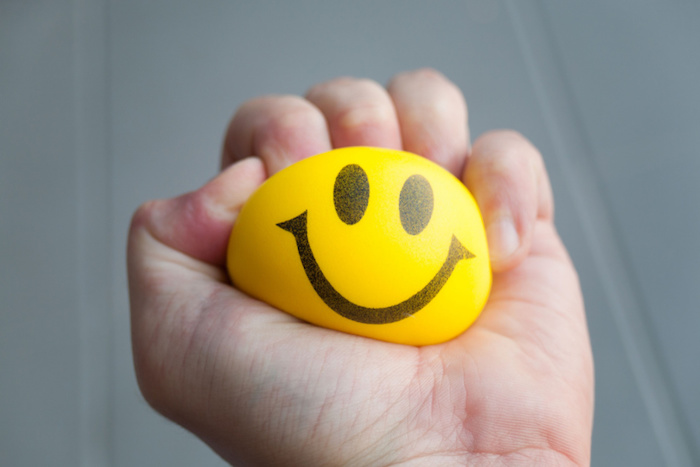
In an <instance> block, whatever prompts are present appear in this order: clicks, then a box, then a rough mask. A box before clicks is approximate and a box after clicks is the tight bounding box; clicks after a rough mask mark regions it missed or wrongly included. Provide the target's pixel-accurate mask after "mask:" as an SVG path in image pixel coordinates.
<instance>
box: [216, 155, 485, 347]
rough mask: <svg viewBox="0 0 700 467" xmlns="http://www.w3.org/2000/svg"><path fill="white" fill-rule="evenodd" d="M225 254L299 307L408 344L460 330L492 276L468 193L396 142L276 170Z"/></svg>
mask: <svg viewBox="0 0 700 467" xmlns="http://www.w3.org/2000/svg"><path fill="white" fill-rule="evenodd" d="M227 261H228V268H229V272H230V275H231V279H232V281H233V284H234V285H235V286H236V287H237V288H238V289H240V290H242V291H243V292H246V293H247V294H249V295H251V296H253V297H255V298H258V299H260V300H262V301H265V302H267V303H269V304H270V305H273V306H275V307H277V308H279V309H280V310H284V311H286V312H287V313H289V314H291V315H294V316H296V317H297V318H300V319H302V320H305V321H308V322H310V323H314V324H317V325H319V326H324V327H326V328H330V329H336V330H339V331H344V332H348V333H351V334H357V335H360V336H366V337H371V338H375V339H379V340H383V341H388V342H396V343H402V344H410V345H428V344H436V343H440V342H444V341H447V340H449V339H451V338H453V337H455V336H457V335H458V334H461V333H462V332H463V331H464V330H465V329H467V328H468V327H469V326H470V325H471V324H472V323H473V322H474V320H475V319H476V318H477V316H478V315H479V313H480V312H481V309H482V308H483V306H484V304H485V303H486V300H487V298H488V294H489V290H490V288H491V268H490V264H489V256H488V247H487V245H486V234H485V232H484V226H483V221H482V219H481V214H480V213H479V208H478V207H477V205H476V202H475V201H474V198H473V197H472V195H471V194H470V193H469V191H468V190H467V189H466V188H465V187H464V185H463V184H462V183H461V182H460V181H459V180H457V179H456V178H455V177H453V176H452V175H451V174H450V173H449V172H447V171H446V170H444V169H443V168H441V167H440V166H438V165H436V164H434V163H433V162H430V161H428V160H427V159H425V158H422V157H419V156H417V155H414V154H410V153H407V152H403V151H395V150H389V149H378V148H369V147H353V148H343V149H336V150H333V151H330V152H327V153H323V154H319V155H317V156H313V157H310V158H308V159H304V160H302V161H301V162H297V163H296V164H294V165H292V166H290V167H288V168H286V169H284V170H282V171H281V172H279V173H277V174H275V175H273V176H272V177H270V178H269V179H268V180H267V181H266V182H265V183H263V185H262V186H260V188H259V189H258V190H257V191H256V192H255V193H254V194H253V195H252V196H251V197H250V199H249V200H248V202H247V203H246V204H245V206H244V207H243V209H242V210H241V212H240V214H239V216H238V218H237V219H236V223H235V225H234V227H233V231H232V232H231V239H230V241H229V248H228V260H227Z"/></svg>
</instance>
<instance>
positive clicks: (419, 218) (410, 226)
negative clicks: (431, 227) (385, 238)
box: [399, 174, 433, 235]
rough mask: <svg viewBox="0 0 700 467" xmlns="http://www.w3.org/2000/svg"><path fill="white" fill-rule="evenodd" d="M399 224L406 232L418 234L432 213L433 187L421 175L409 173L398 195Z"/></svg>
mask: <svg viewBox="0 0 700 467" xmlns="http://www.w3.org/2000/svg"><path fill="white" fill-rule="evenodd" d="M399 214H400V215H401V225H402V226H403V229H404V230H405V231H406V233H408V234H410V235H418V234H419V233H421V232H422V231H423V229H424V228H425V226H427V225H428V222H430V217H431V216H432V215H433V189H432V187H431V186H430V182H428V180H426V179H425V177H423V176H422V175H417V174H416V175H411V176H410V177H408V179H407V180H406V181H405V182H404V184H403V187H402V188H401V194H400V195H399Z"/></svg>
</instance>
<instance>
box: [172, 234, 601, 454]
mask: <svg viewBox="0 0 700 467" xmlns="http://www.w3.org/2000/svg"><path fill="white" fill-rule="evenodd" d="M174 254H176V253H174ZM176 259H177V261H173V262H172V263H170V264H164V265H163V269H164V270H168V271H170V272H171V274H172V275H173V280H174V281H179V282H181V283H182V284H183V285H184V284H190V286H191V284H199V285H198V287H200V288H201V289H202V290H201V293H200V294H196V295H197V296H209V297H211V298H210V299H209V300H208V301H205V302H203V303H202V302H201V301H200V302H199V304H198V305H197V306H196V308H197V309H198V312H197V314H196V315H193V318H192V319H193V320H194V323H193V325H192V326H189V329H191V330H192V333H191V334H190V335H188V336H181V335H180V336H178V338H179V339H183V337H184V339H185V342H188V343H189V344H188V345H187V346H186V349H187V353H186V354H183V355H182V357H183V358H182V359H179V358H174V359H171V360H173V361H176V362H179V364H181V365H182V366H181V367H179V368H173V369H170V371H171V372H173V373H174V374H179V373H182V372H185V371H187V367H188V366H190V365H191V366H199V365H198V363H197V361H198V360H200V359H201V358H202V355H206V356H207V357H208V358H212V363H211V364H210V365H208V367H207V368H206V369H202V370H200V371H201V372H200V374H199V375H198V376H199V377H198V378H195V379H194V380H193V379H191V378H190V380H189V381H190V384H192V385H193V387H192V388H188V387H186V386H181V387H180V388H179V389H180V396H179V397H187V394H189V393H196V392H199V391H200V390H201V389H202V386H204V387H212V386H213V385H214V384H216V385H217V390H216V391H215V392H211V391H210V394H213V395H214V397H212V398H211V399H209V400H208V401H207V410H211V411H212V412H215V410H216V409H215V408H216V407H226V413H218V414H216V419H218V420H219V422H218V423H223V424H225V425H227V432H228V433H230V435H231V438H230V439H228V440H225V443H224V444H221V441H219V442H214V443H212V445H213V447H214V448H215V449H217V450H219V451H220V452H221V453H222V454H223V455H226V453H227V451H228V450H229V449H231V448H232V447H233V446H236V451H237V452H239V453H240V452H241V450H243V451H244V452H246V451H247V454H248V455H249V456H250V458H251V459H266V460H267V462H269V463H273V462H276V463H279V464H289V463H290V459H295V460H297V461H298V463H299V464H300V465H303V464H306V465H316V464H321V463H323V459H324V456H327V457H326V459H325V461H327V462H328V461H330V459H336V460H337V459H338V458H339V457H338V456H341V457H340V458H341V459H344V462H347V463H352V462H353V461H355V462H357V463H359V464H363V463H365V462H363V461H367V459H362V458H361V456H362V453H371V456H373V457H372V459H374V460H376V459H380V460H386V461H393V460H395V459H394V458H393V456H396V457H397V458H399V459H401V458H404V459H405V458H411V457H412V456H415V455H417V453H419V452H430V453H432V454H433V455H435V454H439V455H442V456H446V457H447V458H450V457H452V456H456V457H455V458H454V459H455V460H456V461H458V460H459V459H466V458H470V456H471V457H474V456H477V455H478V456H481V457H484V458H485V460H486V458H487V457H488V456H502V455H509V456H513V457H515V458H517V457H518V456H532V455H533V452H534V454H538V453H545V454H546V455H551V454H552V453H554V452H556V451H559V452H566V450H567V449H568V448H570V446H568V445H567V442H568V440H569V439H576V437H577V436H576V435H577V431H578V430H582V429H583V430H585V429H586V427H587V426H588V425H589V423H590V420H587V419H586V417H589V415H587V413H588V411H587V409H588V407H589V405H590V400H587V399H588V398H590V395H589V391H588V390H587V389H588V387H589V386H590V381H589V378H590V372H589V371H588V368H587V366H588V365H589V364H590V362H589V360H588V358H589V356H588V353H587V351H586V349H587V340H586V339H587V336H586V331H585V325H584V324H583V322H582V305H581V302H580V297H579V295H578V290H577V282H576V278H575V274H574V272H573V269H572V268H571V266H570V264H569V262H568V259H567V257H566V254H565V252H564V250H563V248H562V247H561V245H560V243H559V241H558V239H557V237H556V233H555V232H554V230H553V228H552V227H551V226H548V225H547V224H546V223H541V225H540V226H539V227H538V229H537V232H536V236H535V239H534V245H533V250H532V253H531V255H530V256H529V257H528V258H527V259H526V260H525V261H524V262H523V263H521V265H520V266H519V267H517V268H516V269H514V270H511V271H509V272H507V273H504V274H501V275H497V276H496V277H495V280H494V285H493V290H492V294H491V298H490V300H489V303H488V306H487V308H486V309H485V310H484V311H483V313H482V315H481V317H480V318H479V320H478V321H477V322H476V323H475V324H474V325H473V326H472V327H471V328H470V329H469V330H468V331H467V332H465V333H464V334H463V335H462V336H460V337H459V338H457V339H455V340H452V341H450V342H447V343H445V344H442V345H436V346H428V347H423V348H415V347H409V346H401V345H394V344H386V343H383V342H378V341H373V340H370V339H365V338H361V337H356V336H351V335H346V334H341V333H338V332H335V331H329V330H326V329H322V328H318V327H315V326H312V325H309V324H306V323H303V322H301V321H298V320H297V319H295V318H293V317H291V316H289V315H286V314H284V313H281V312H279V311H278V310H276V309H273V308H270V307H268V306H267V305H265V304H263V303H260V302H257V301H255V300H252V299H250V298H248V297H247V296H245V295H243V294H241V293H240V292H238V291H236V290H235V289H233V288H231V287H230V286H229V285H228V284H227V283H222V277H223V275H221V271H218V270H215V269H211V268H210V267H206V266H204V265H202V268H201V269H199V270H198V271H195V272H193V271H192V270H193V268H192V266H191V265H188V266H187V267H185V268H183V267H182V265H181V260H180V259H179V258H176ZM175 289H178V287H175ZM187 294H188V295H187V296H188V297H191V296H192V295H191V293H190V292H187ZM173 300H177V301H180V299H178V298H177V297H170V299H168V300H167V301H165V302H164V307H165V308H167V306H169V304H170V303H172V302H173ZM182 300H187V298H185V297H182ZM190 300H191V299H190ZM190 305H194V304H190ZM184 306H188V305H184ZM572 308H573V309H574V310H572ZM232 310H235V313H232V312H231V311H232ZM162 312H163V313H164V314H166V313H168V311H167V310H166V309H163V310H162ZM541 323H547V326H546V327H543V326H542V325H541ZM181 344H182V342H178V343H175V346H176V348H177V349H182V348H183V346H182V345H181ZM170 352H181V350H171V351H170ZM248 358H252V360H248ZM222 374H223V375H226V379H224V380H221V375H222ZM214 378H218V381H214ZM183 422H184V423H185V424H186V425H187V421H186V420H183ZM563 427H566V430H562V428H563ZM191 428H192V429H193V430H194V431H195V432H200V435H201V436H202V437H203V438H204V439H207V438H208V437H207V433H206V431H208V428H203V427H200V426H191ZM348 440H352V442H348ZM396 440H401V446H403V448H402V449H403V451H402V450H397V447H396V445H395V444H394V443H395V442H396ZM263 441H265V442H264V443H263ZM270 444H271V445H272V446H275V447H276V448H274V449H270V448H269V447H268V448H266V449H265V450H264V451H258V449H257V446H264V445H270ZM310 446H322V447H323V449H322V450H313V449H310V448H309V447H310ZM358 446H360V447H361V449H359V450H358ZM377 449H378V451H379V452H377ZM548 450H551V451H548ZM358 456H360V457H358ZM377 456H379V457H377ZM381 456H386V458H385V459H383V458H382V457H381ZM246 457H247V456H246ZM460 462H461V461H460Z"/></svg>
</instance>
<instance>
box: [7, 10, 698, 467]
mask: <svg viewBox="0 0 700 467" xmlns="http://www.w3.org/2000/svg"><path fill="white" fill-rule="evenodd" d="M698 46H700V4H698V3H697V2H690V1H682V0H675V1H664V2H662V1H656V2H653V1H646V0H645V1H638V2H631V1H627V2H624V1H617V2H608V1H604V0H593V1H588V2H560V1H556V0H541V1H526V0H510V1H507V0H503V1H497V0H470V1H468V0H462V1H457V0H454V1H447V0H444V1H443V0H441V1H431V2H423V1H406V0H385V1H370V0H363V1H352V2H349V1H345V2H340V1H332V2H329V1H322V0H317V1H283V0H276V1H272V0H265V1H258V2H243V1H230V2H226V1H223V0H222V1H202V2H184V1H165V0H161V1H149V2H142V1H136V0H122V1H113V0H96V1H92V2H91V1H88V0H73V1H68V0H52V1H49V0H33V1H21V0H1V1H0V465H3V466H5V465H7V466H36V465H61V466H63V465H65V466H74V465H85V466H100V465H105V466H140V465H144V466H145V465H149V466H150V465H169V466H186V465H198V466H204V465H221V463H222V462H221V460H220V459H218V458H217V457H216V456H215V455H214V454H212V453H211V452H210V451H209V450H208V448H206V447H205V446H204V445H203V444H202V443H201V442H200V441H198V440H197V439H195V438H194V437H192V436H191V435H189V434H188V433H186V432H185V431H184V430H182V429H180V428H179V427H177V426H175V425H173V424H171V423H169V422H168V421H166V420H164V419H162V418H161V417H159V416H158V415H156V414H155V413H154V412H153V411H152V410H151V409H150V408H149V407H148V406H147V404H146V403H145V402H144V401H143V399H142V398H141V396H140V394H139V392H138V389H137V387H136V383H135V379H134V375H133V370H132V365H131V354H130V342H129V334H128V326H129V323H128V302H127V292H126V275H125V267H124V247H125V241H126V230H127V227H128V221H129V218H130V215H131V213H132V212H133V210H134V209H135V208H136V207H137V206H138V205H139V204H140V203H141V202H143V201H144V200H147V199H150V198H155V197H167V196H172V195H175V194H177V193H180V192H183V191H186V190H191V189H193V188H195V187H197V186H199V185H201V184H202V183H203V182H204V181H205V180H207V179H208V178H210V177H211V176H212V175H213V174H214V173H215V172H216V167H217V158H218V154H219V150H220V145H221V137H222V135H223V131H224V129H225V126H226V124H227V121H228V119H229V118H230V116H231V114H232V113H233V111H234V110H235V109H236V107H237V106H238V105H239V104H240V103H242V102H243V101H244V100H246V99H248V98H251V97H254V96H256V95H259V94H263V93H297V94H299V93H303V92H304V91H305V90H306V89H307V88H308V87H309V86H310V85H311V84H313V83H316V82H318V81H321V80H325V79H328V78H331V77H334V76H338V75H355V76H362V77H370V78H373V79H376V80H378V81H380V82H386V81H387V80H388V79H389V78H390V77H391V76H392V74H394V73H395V72H398V71H401V70H406V69H412V68H417V67H424V66H431V67H435V68H437V69H439V70H441V71H442V72H443V73H445V74H446V75H447V76H448V77H449V78H451V79H452V80H453V81H455V82H456V83H457V84H458V85H459V86H460V87H461V89H462V90H463V92H464V94H465V96H466V98H467V100H468V103H469V111H470V123H471V127H472V134H473V135H478V134H479V133H481V132H483V131H485V130H488V129H492V128H503V127H508V128H515V129H517V130H519V131H521V132H522V133H524V134H525V135H527V136H528V137H529V138H530V139H531V140H533V141H534V142H535V144H536V145H537V146H538V147H539V148H540V149H541V150H542V152H543V154H544V157H545V159H546V162H547V165H548V168H549V171H550V174H551V176H552V179H553V185H554V190H555V197H556V202H557V224H558V227H559V229H560V231H561V233H562V236H563V237H564V240H565V242H566V244H567V246H568V247H569V249H570V251H571V254H572V256H573V257H574V260H575V262H576V265H577V268H578V270H579V273H580V275H581V280H582V284H583V287H584V293H585V299H586V304H587V311H588V319H589V325H590V329H591V337H592V341H593V346H594V353H595V358H596V414H595V416H596V419H595V429H594V436H593V438H594V440H593V441H594V442H593V465H601V466H608V465H610V466H622V465H624V466H627V465H634V466H659V465H669V466H690V465H700V457H698V448H699V446H700V390H699V388H700V371H699V370H700V364H699V363H698V362H700V343H699V341H698V333H699V331H700V310H699V306H698V303H700V248H698V246H697V240H698V237H699V236H700V208H699V207H698V206H700V191H698V185H700V157H698V148H699V147H700V91H699V89H700V86H698V83H700V60H698V52H697V50H698Z"/></svg>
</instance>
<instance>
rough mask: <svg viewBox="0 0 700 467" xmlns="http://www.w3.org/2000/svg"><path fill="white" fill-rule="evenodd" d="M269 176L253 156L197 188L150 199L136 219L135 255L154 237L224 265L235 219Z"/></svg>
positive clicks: (132, 237) (132, 242)
mask: <svg viewBox="0 0 700 467" xmlns="http://www.w3.org/2000/svg"><path fill="white" fill-rule="evenodd" d="M264 179H265V170H264V168H263V165H262V163H261V161H260V159H257V158H248V159H244V160H242V161H239V162H237V163H236V164H234V165H233V166H231V167H230V168H228V169H227V170H225V171H224V172H222V173H221V174H220V175H219V176H217V177H216V178H214V179H213V180H211V181H210V182H209V183H207V184H206V185H204V186H203V187H202V188H200V189H198V190H197V191H193V192H191V193H186V194H184V195H181V196H178V197H177V198H172V199H164V200H156V201H150V202H148V203H145V204H144V205H143V206H141V208H139V210H138V211H137V212H136V214H134V217H133V219H132V224H131V230H130V235H129V244H130V245H129V251H130V253H133V250H134V248H139V245H140V244H141V243H143V242H144V241H148V240H146V238H147V237H152V238H153V239H155V240H156V241H158V242H159V243H161V244H162V245H165V246H167V247H168V248H170V249H172V250H175V251H178V252H180V253H184V254H185V255H187V256H189V257H191V258H194V259H195V260H197V261H201V262H204V263H208V264H212V265H217V266H220V265H223V264H224V262H225V258H226V247H227V243H228V237H229V235H230V233H231V227H232V225H233V221H234V220H235V218H236V216H237V214H238V212H239V211H240V209H241V207H242V205H243V203H244V202H245V201H246V200H247V199H248V197H249V196H250V195H251V194H252V193H253V191H255V189H256V188H257V187H258V186H259V185H260V184H261V183H262V182H263V180H264ZM134 256H135V257H144V255H134Z"/></svg>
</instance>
